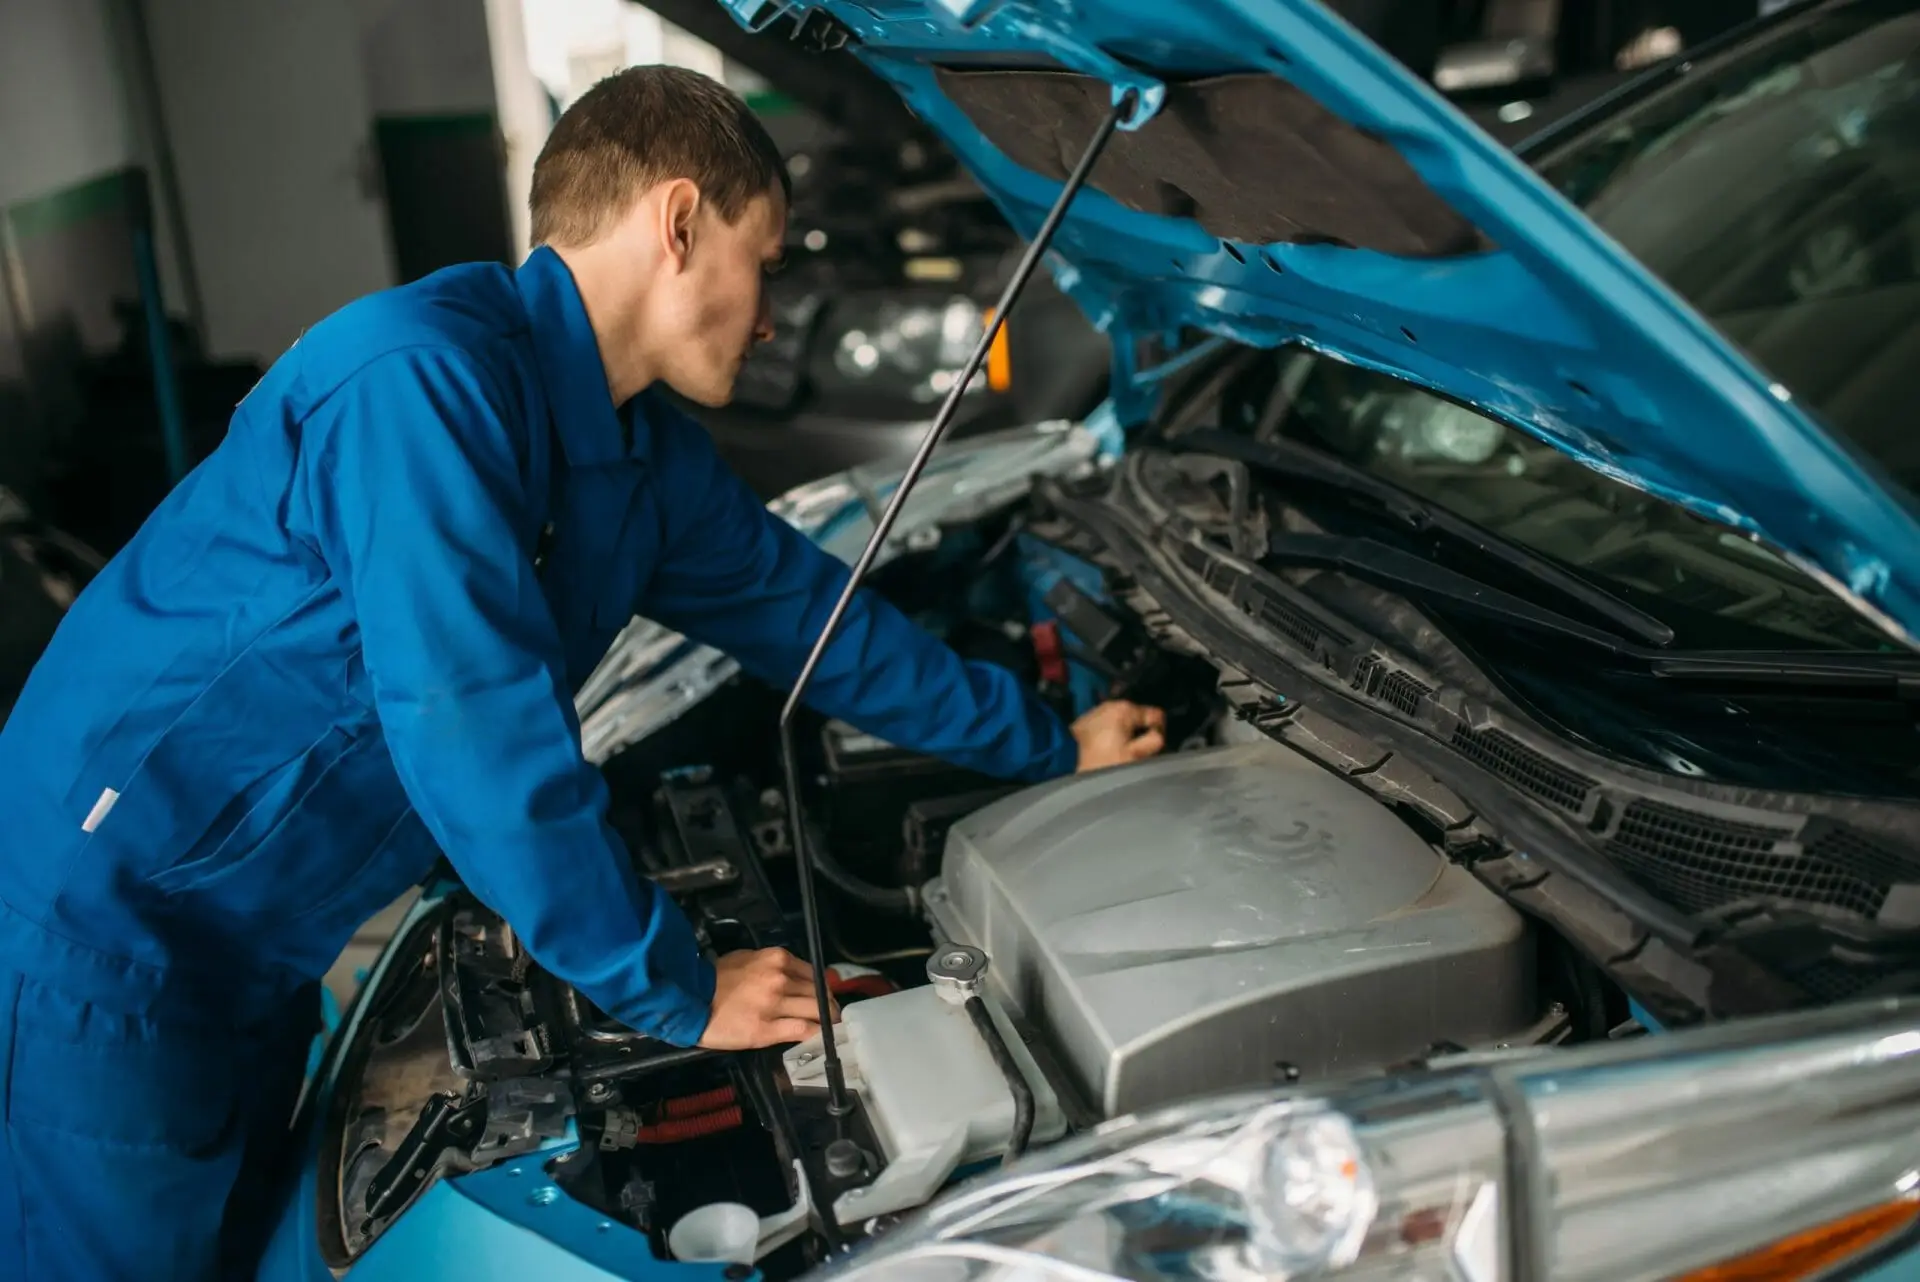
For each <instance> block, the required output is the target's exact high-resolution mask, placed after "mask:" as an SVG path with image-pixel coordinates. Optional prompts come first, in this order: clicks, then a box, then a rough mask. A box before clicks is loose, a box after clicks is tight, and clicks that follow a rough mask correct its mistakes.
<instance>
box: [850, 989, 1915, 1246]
mask: <svg viewBox="0 0 1920 1282" xmlns="http://www.w3.org/2000/svg"><path fill="white" fill-rule="evenodd" d="M1917 1069H1920V1001H1906V1002H1900V1001H1884V1002H1877V1003H1859V1004H1855V1005H1852V1006H1845V1007H1835V1008H1829V1009H1823V1010H1814V1011H1804V1012H1797V1013H1794V1014H1790V1015H1783V1016H1777V1017H1773V1018H1768V1019H1751V1020H1740V1021H1732V1022H1728V1023H1724V1024H1717V1025H1713V1026H1710V1027H1706V1028H1701V1029H1696V1030H1690V1031H1688V1032H1684V1033H1675V1034H1668V1035H1663V1036H1658V1037H1644V1038H1640V1039H1637V1040H1636V1041H1631V1042H1620V1043H1606V1044H1600V1045H1595V1046H1590V1047H1583V1048H1581V1049H1579V1050H1567V1051H1560V1050H1555V1051H1526V1052H1515V1053H1511V1054H1497V1055H1491V1056H1477V1057H1461V1058H1460V1059H1458V1060H1457V1061H1456V1062H1455V1064H1454V1065H1453V1066H1451V1067H1445V1068H1436V1069H1433V1070H1429V1071H1426V1072H1424V1073H1419V1074H1403V1075H1399V1076H1394V1077H1387V1078H1382V1079H1376V1080H1372V1081H1359V1082H1355V1083H1352V1084H1349V1085H1346V1086H1335V1087H1331V1088H1329V1089H1327V1090H1325V1091H1320V1092H1295V1093H1288V1094H1277V1095H1276V1094H1273V1093H1265V1094H1247V1095H1237V1096H1231V1097H1224V1098H1218V1099H1213V1100H1208V1101H1205V1102H1201V1103H1194V1104H1187V1105H1182V1106H1178V1107H1175V1108H1172V1109H1167V1110H1163V1111H1160V1112H1157V1113H1151V1114H1144V1115H1141V1116H1138V1117H1132V1118H1123V1119H1119V1120H1117V1121H1114V1122H1110V1123H1108V1124H1107V1125H1105V1126H1102V1127H1100V1128H1098V1129H1097V1130H1094V1131H1091V1132H1088V1133H1087V1134H1085V1135H1082V1136H1079V1137H1076V1138H1074V1139H1071V1140H1068V1141H1066V1142H1064V1143H1062V1144H1058V1145H1055V1146H1054V1147H1052V1148H1050V1149H1047V1150H1044V1151H1042V1152H1040V1153H1037V1154H1034V1155H1033V1156H1031V1157H1029V1158H1028V1159H1026V1160H1025V1161H1022V1162H1020V1163H1018V1164H1016V1165H1014V1166H1013V1167H1012V1168H1010V1169H1008V1170H1006V1171H1004V1172H1000V1173H996V1174H994V1175H991V1176H983V1177H981V1179H980V1180H978V1181H977V1182H975V1183H973V1184H970V1185H963V1186H962V1187H961V1188H959V1189H957V1190H956V1191H955V1192H953V1193H952V1194H950V1195H948V1197H946V1198H945V1199H944V1200H942V1201H940V1202H937V1203H935V1204H934V1205H933V1206H932V1207H930V1208H928V1209H927V1210H926V1211H924V1212H922V1213H921V1214H920V1215H919V1216H918V1217H916V1218H915V1219H913V1220H911V1221H909V1222H907V1223H906V1224H904V1225H902V1226H901V1227H899V1228H897V1229H895V1230H893V1231H892V1232H891V1233H889V1234H886V1235H884V1236H882V1237H880V1238H878V1239H876V1240H875V1241H873V1242H872V1243H871V1244H870V1245H868V1246H867V1247H866V1248H864V1249H862V1250H860V1251H857V1252H855V1253H854V1254H852V1255H850V1256H846V1257H842V1258H841V1259H840V1260H838V1261H836V1262H835V1263H833V1264H832V1265H830V1266H829V1267H828V1269H827V1270H825V1272H824V1276H827V1277H832V1278H835V1279H838V1280H839V1282H856V1280H857V1282H881V1280H882V1279H884V1280H885V1282H985V1280H987V1279H993V1280H995V1282H1014V1280H1015V1279H1018V1280H1019V1282H1069V1280H1071V1282H1112V1280H1114V1279H1129V1280H1133V1279H1138V1280H1140V1282H1146V1280H1148V1279H1152V1280H1154V1282H1159V1280H1160V1279H1167V1278H1205V1279H1213V1280H1215V1282H1255V1280H1256V1279H1258V1280H1259V1282H1294V1280H1298V1279H1341V1280H1342V1282H1347V1280H1354V1282H1360V1280H1363V1279H1364V1280H1365V1282H1385V1280H1387V1279H1393V1280H1394V1282H1416V1280H1417V1282H1508V1280H1515V1282H1518V1280H1521V1279H1532V1278H1549V1277H1550V1278H1553V1279H1554V1280H1555V1282H1709V1280H1710V1279H1712V1280H1715V1282H1760V1280H1761V1279H1765V1280H1766V1282H1811V1279H1815V1278H1821V1277H1827V1276H1831V1275H1832V1274H1833V1272H1834V1270H1835V1269H1836V1268H1838V1267H1841V1266H1846V1265H1859V1264H1863V1263H1865V1262H1867V1261H1870V1260H1874V1259H1879V1258H1888V1259H1891V1258H1894V1256H1895V1255H1896V1254H1897V1253H1899V1252H1901V1251H1906V1252H1908V1255H1902V1256H1900V1257H1899V1258H1902V1259H1908V1258H1920V1143H1916V1141H1915V1139H1914V1137H1915V1136H1916V1135H1920V1096H1917V1095H1916V1094H1915V1092H1914V1090H1913V1082H1914V1080H1915V1072H1916V1070H1917Z"/></svg>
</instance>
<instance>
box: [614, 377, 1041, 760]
mask: <svg viewBox="0 0 1920 1282" xmlns="http://www.w3.org/2000/svg"><path fill="white" fill-rule="evenodd" d="M643 406H644V412H645V414H646V418H647V421H648V424H649V425H650V427H651V429H652V431H653V433H654V461H655V467H656V469H657V475H656V478H655V485H656V489H657V493H658V502H659V505H660V509H661V512H662V517H663V524H664V534H665V538H664V541H663V547H662V552H661V558H660V563H659V565H658V566H657V567H656V569H655V572H654V576H653V579H652V581H651V583H650V584H649V586H648V590H647V594H646V599H645V600H643V601H642V602H641V603H640V613H642V614H644V615H646V616H647V617H648V618H651V619H654V620H656V621H658V622H660V623H663V624H666V625H667V626H668V627H671V628H674V629H676V630H678V631H680V632H682V633H685V634H686V635H687V636H690V637H692V638H694V639H695V640H697V641H701V642H704V643H705V644H707V645H710V646H712V647H714V648H715V649H717V650H721V651H724V652H726V653H727V654H730V655H732V656H733V657H734V658H735V659H736V660H738V661H739V663H740V665H741V666H742V667H743V668H745V669H746V670H747V671H748V672H751V673H752V674H753V675H755V676H757V677H759V678H761V679H762V680H764V681H766V682H768V683H769V684H771V685H774V686H776V687H780V688H783V689H784V688H787V687H790V686H791V685H792V683H793V680H794V678H795V677H796V676H798V675H799V672H800V668H801V666H802V665H803V664H804V663H805V662H806V658H807V654H808V652H809V651H810V650H811V649H812V647H813V643H814V639H815V638H816V637H818V636H819V634H820V629H821V628H822V627H823V626H825V624H826V621H827V616H828V615H829V614H831V613H832V612H833V605H834V602H835V600H836V599H838V597H839V595H840V593H841V591H842V590H843V589H844V588H845V587H846V583H847V579H848V577H849V575H850V571H849V569H848V567H847V566H846V565H845V564H843V563H842V562H841V561H839V560H838V559H836V558H835V557H833V556H831V555H829V554H828V553H826V552H823V551H821V550H820V549H819V548H818V547H816V546H815V545H814V544H813V542H812V541H811V540H809V539H808V538H807V537H806V536H805V535H803V534H801V533H800V532H799V531H798V530H795V529H794V528H793V527H792V526H790V525H788V524H787V523H786V522H785V521H782V520H781V519H779V518H778V517H776V516H774V515H773V514H772V513H770V512H768V511H767V509H766V506H765V505H764V504H763V503H762V502H761V501H760V500H759V499H758V498H757V497H755V495H754V493H753V491H752V490H750V489H749V488H748V487H747V485H746V484H745V482H743V481H741V480H740V479H739V477H737V476H735V475H734V473H733V471H732V470H731V469H730V468H728V467H727V466H726V464H725V463H723V462H722V461H721V460H720V457H719V455H718V453H717V452H716V451H715V450H714V447H713V443H712V440H711V439H710V438H709V437H708V436H707V434H706V431H705V429H703V428H701V427H700V426H699V425H698V424H697V423H695V422H693V420H691V419H689V418H687V417H686V416H685V415H683V414H680V413H678V412H677V411H675V410H673V409H672V408H671V407H668V406H666V405H663V404H659V403H658V402H656V401H654V400H653V398H651V397H648V398H644V399H643ZM807 702H808V703H809V704H810V705H811V706H813V707H814V708H817V709H819V710H820V711H822V712H825V713H827V714H828V715H829V716H833V717H838V718H840V719H842V720H844V721H847V722H849V723H851V724H852V725H855V726H857V727H859V728H860V729H861V730H864V731H866V732H867V733H868V734H871V735H876V736H878V737H879V738H882V739H885V740H886V741H887V742H889V743H894V744H898V745H899V746H901V747H904V748H912V749H914V750H916V751H919V752H925V753H928V754H931V755H933V756H937V757H941V758H943V759H945V760H947V761H950V762H952V763H954V764H955V765H960V766H965V767H967V768H969V769H974V770H979V771H981V772H983V773H986V774H990V775H996V776H999V777H1000V778H1005V779H1020V780H1039V779H1049V778H1052V777H1054V776H1056V775H1062V774H1068V773H1070V772H1072V770H1073V768H1074V766H1075V765H1076V764H1077V762H1078V760H1079V751H1078V748H1077V746H1076V745H1075V744H1074V741H1073V737H1072V736H1071V735H1070V734H1069V733H1068V732H1067V728H1066V727H1065V726H1064V725H1062V724H1061V722H1060V719H1059V718H1058V717H1057V716H1055V715H1054V714H1053V712H1052V710H1051V709H1049V708H1048V707H1047V706H1046V705H1045V704H1043V703H1041V702H1040V701H1039V699H1038V698H1036V697H1035V696H1034V695H1033V694H1032V693H1031V692H1030V691H1028V690H1027V689H1026V688H1025V687H1024V686H1022V685H1021V683H1020V682H1019V680H1018V679H1017V678H1016V677H1015V676H1014V675H1013V673H1011V672H1009V671H1008V670H1007V669H1005V668H1002V667H999V666H998V665H995V664H990V663H970V662H967V661H965V660H963V659H961V658H960V656H959V655H957V654H955V653H954V652H953V650H952V649H951V648H949V647H948V646H947V645H946V644H945V643H943V642H941V641H940V640H939V639H937V638H935V637H933V636H932V635H930V634H929V633H927V632H926V631H925V630H924V629H922V628H920V627H918V626H916V625H915V624H914V623H913V622H912V621H911V620H909V619H908V618H907V617H906V616H905V615H903V614H901V613H900V611H899V610H897V609H895V608H894V607H893V606H892V605H891V604H889V603H888V602H887V601H885V600H883V599H882V598H880V597H878V596H876V595H873V594H872V593H869V592H865V591H863V592H861V593H859V594H858V595H857V596H855V598H854V600H853V602H852V604H851V606H850V607H849V608H848V610H847V614H846V617H845V618H844V619H843V620H842V621H841V626H840V631H839V633H838V635H837V636H836V637H835V639H834V643H833V645H832V646H831V647H830V648H829V649H828V651H827V653H826V655H825V656H824V657H823V658H822V660H821V664H820V668H819V670H818V671H817V672H816V673H815V675H814V680H813V684H812V685H811V687H810V688H809V690H808V692H807Z"/></svg>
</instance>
